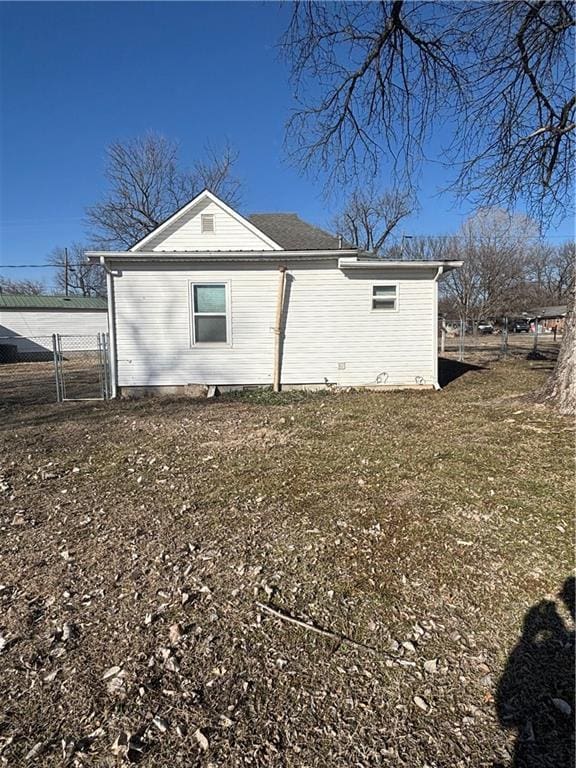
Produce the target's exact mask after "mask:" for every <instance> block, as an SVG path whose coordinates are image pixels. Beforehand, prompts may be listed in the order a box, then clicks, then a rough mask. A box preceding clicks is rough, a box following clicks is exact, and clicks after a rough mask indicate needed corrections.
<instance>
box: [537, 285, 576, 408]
mask: <svg viewBox="0 0 576 768" xmlns="http://www.w3.org/2000/svg"><path fill="white" fill-rule="evenodd" d="M575 299H576V289H574V290H572V291H571V292H570V302H569V307H568V316H567V317H566V322H565V324H564V336H563V338H562V346H561V347H560V354H559V355H558V361H557V362H556V367H555V368H554V371H553V372H552V375H551V376H550V378H549V380H548V382H547V383H546V386H545V387H544V389H543V390H542V396H543V398H542V399H543V400H546V401H548V402H552V403H553V404H554V405H557V407H558V410H559V411H560V413H564V414H568V415H574V414H576V376H575V375H574V368H575V367H576V311H575V306H574V303H575Z"/></svg>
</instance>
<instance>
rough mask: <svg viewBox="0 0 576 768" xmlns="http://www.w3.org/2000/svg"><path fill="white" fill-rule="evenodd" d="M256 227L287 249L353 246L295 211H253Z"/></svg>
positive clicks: (327, 248)
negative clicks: (302, 217) (340, 242)
mask: <svg viewBox="0 0 576 768" xmlns="http://www.w3.org/2000/svg"><path fill="white" fill-rule="evenodd" d="M248 219H249V221H251V222H252V224H254V226H255V227H258V229H259V230H260V231H261V232H263V233H264V234H265V235H268V237H270V238H271V239H272V240H274V242H275V243H278V245H279V246H281V247H282V248H284V249H285V250H287V251H321V250H326V251H328V250H337V249H338V248H339V247H341V248H353V247H354V246H351V245H350V244H349V243H346V242H343V243H342V245H341V246H339V244H338V236H337V235H331V234H330V233H329V232H325V231H324V230H323V229H319V227H315V226H313V225H312V224H308V223H307V222H306V221H302V219H300V218H299V217H298V216H297V215H296V214H295V213H253V214H251V215H250V216H248Z"/></svg>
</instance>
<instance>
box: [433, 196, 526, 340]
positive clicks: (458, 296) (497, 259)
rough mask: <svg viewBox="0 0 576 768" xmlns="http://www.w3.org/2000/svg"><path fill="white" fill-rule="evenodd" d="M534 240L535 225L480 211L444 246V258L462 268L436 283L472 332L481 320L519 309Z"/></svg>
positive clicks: (521, 218)
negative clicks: (456, 261)
mask: <svg viewBox="0 0 576 768" xmlns="http://www.w3.org/2000/svg"><path fill="white" fill-rule="evenodd" d="M537 236H538V227H537V225H536V224H535V222H531V221H530V220H529V219H527V217H525V216H521V215H519V214H509V213H507V212H506V211H502V210H500V209H481V210H480V211H478V212H477V213H476V214H474V215H473V216H472V217H470V218H469V219H468V220H467V221H466V222H465V223H464V225H463V227H462V231H461V232H460V233H459V235H458V236H455V237H453V238H450V239H449V240H448V241H447V242H446V255H447V256H448V257H449V258H454V259H461V260H462V261H463V262H464V264H463V266H462V267H461V268H460V269H457V270H453V271H451V272H449V273H448V274H447V275H446V279H445V280H444V281H443V283H442V293H443V296H444V298H445V299H448V301H449V302H451V304H452V306H454V307H455V308H456V309H457V311H458V315H459V317H460V319H461V320H464V321H465V322H467V323H468V322H471V323H472V324H473V326H474V327H476V326H477V325H478V322H479V321H480V320H481V319H483V318H490V317H496V316H498V315H507V314H512V313H515V312H519V311H520V310H521V309H522V308H524V307H523V304H524V303H525V294H524V290H523V288H524V286H525V278H526V272H527V268H528V261H527V255H528V252H529V249H530V248H531V247H532V245H533V243H534V242H535V240H536V238H537Z"/></svg>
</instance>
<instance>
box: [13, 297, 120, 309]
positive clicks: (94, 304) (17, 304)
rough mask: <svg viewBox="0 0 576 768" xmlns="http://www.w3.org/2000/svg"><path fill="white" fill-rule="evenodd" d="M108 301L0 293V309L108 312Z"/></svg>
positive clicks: (89, 298) (96, 298)
mask: <svg viewBox="0 0 576 768" xmlns="http://www.w3.org/2000/svg"><path fill="white" fill-rule="evenodd" d="M107 306H108V305H107V303H106V299H101V298H99V297H96V296H89V297H86V296H38V295H28V294H23V293H0V309H61V310H69V309H74V310H81V309H83V310H92V311H95V310H96V311H97V310H101V311H106V309H107Z"/></svg>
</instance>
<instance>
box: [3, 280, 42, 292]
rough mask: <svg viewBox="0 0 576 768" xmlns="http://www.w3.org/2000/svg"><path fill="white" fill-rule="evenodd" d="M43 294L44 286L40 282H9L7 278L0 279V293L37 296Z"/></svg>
mask: <svg viewBox="0 0 576 768" xmlns="http://www.w3.org/2000/svg"><path fill="white" fill-rule="evenodd" d="M45 292H46V286H45V285H44V283H43V282H42V281H41V280H10V278H8V277H0V293H12V294H14V293H20V294H26V295H27V296H38V295H40V294H42V293H45Z"/></svg>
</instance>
